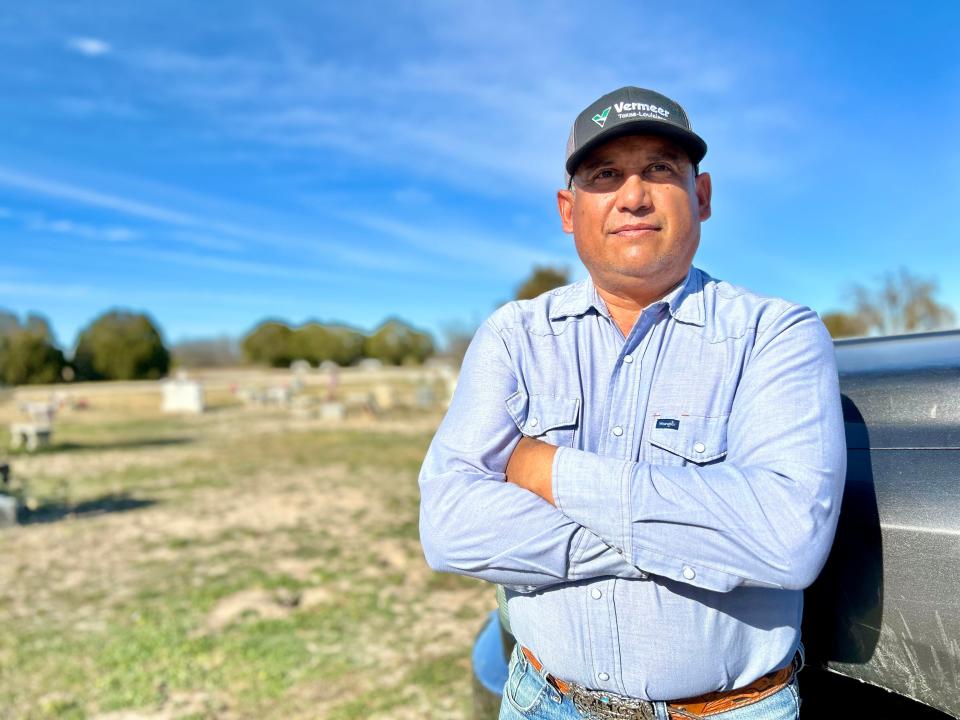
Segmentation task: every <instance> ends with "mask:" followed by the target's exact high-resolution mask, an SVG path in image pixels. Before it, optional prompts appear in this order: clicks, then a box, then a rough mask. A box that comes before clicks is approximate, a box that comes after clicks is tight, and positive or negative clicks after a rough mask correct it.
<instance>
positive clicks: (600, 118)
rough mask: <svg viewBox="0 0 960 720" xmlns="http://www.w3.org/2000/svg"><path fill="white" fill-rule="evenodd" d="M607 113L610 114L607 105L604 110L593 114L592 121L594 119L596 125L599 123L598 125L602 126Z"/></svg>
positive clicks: (605, 120)
mask: <svg viewBox="0 0 960 720" xmlns="http://www.w3.org/2000/svg"><path fill="white" fill-rule="evenodd" d="M609 114H610V108H609V107H608V108H607V109H606V110H604V111H603V112H602V113H597V114H596V115H594V116H593V121H594V122H595V123H596V124H597V125H599V126H600V127H603V126H604V123H606V122H607V115H609Z"/></svg>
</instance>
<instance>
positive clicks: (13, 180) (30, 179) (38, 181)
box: [0, 166, 198, 225]
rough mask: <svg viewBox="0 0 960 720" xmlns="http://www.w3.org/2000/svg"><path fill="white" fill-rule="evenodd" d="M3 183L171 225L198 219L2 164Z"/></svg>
mask: <svg viewBox="0 0 960 720" xmlns="http://www.w3.org/2000/svg"><path fill="white" fill-rule="evenodd" d="M0 185H5V186H7V187H12V188H14V189H17V190H26V191H28V192H31V193H35V194H37V195H43V196H45V197H52V198H57V199H60V200H69V201H71V202H76V203H79V204H81V205H86V206H92V207H98V208H103V209H105V210H113V211H116V212H119V213H123V214H124V215H132V216H134V217H139V218H144V219H146V220H155V221H157V222H163V223H168V224H171V225H195V224H197V222H198V220H197V218H195V217H193V216H191V215H189V214H186V213H181V212H178V211H176V210H171V209H169V208H164V207H159V206H156V205H151V204H150V203H145V202H140V201H137V200H130V199H128V198H124V197H120V196H118V195H112V194H110V193H103V192H99V191H97V190H91V189H89V188H84V187H79V186H77V185H71V184H69V183H64V182H59V181H57V180H48V179H46V178H41V177H37V176H35V175H30V174H28V173H23V172H19V171H18V170H14V169H12V168H6V167H3V166H0Z"/></svg>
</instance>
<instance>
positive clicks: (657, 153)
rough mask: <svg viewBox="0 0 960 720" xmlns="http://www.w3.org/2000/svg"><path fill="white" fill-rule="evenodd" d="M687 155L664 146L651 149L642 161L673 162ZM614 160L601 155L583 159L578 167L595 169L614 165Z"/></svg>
mask: <svg viewBox="0 0 960 720" xmlns="http://www.w3.org/2000/svg"><path fill="white" fill-rule="evenodd" d="M686 157H687V155H686V153H684V152H683V151H682V150H673V149H669V148H664V149H662V150H651V151H650V152H649V153H648V154H647V155H646V156H645V157H644V162H657V161H658V160H671V161H673V162H680V161H681V160H683V159H685V158H686ZM615 164H616V160H614V159H613V158H612V157H609V156H606V155H601V156H599V157H596V158H592V159H587V160H584V161H583V162H582V163H581V164H580V169H582V170H595V169H596V168H598V167H603V166H604V165H615Z"/></svg>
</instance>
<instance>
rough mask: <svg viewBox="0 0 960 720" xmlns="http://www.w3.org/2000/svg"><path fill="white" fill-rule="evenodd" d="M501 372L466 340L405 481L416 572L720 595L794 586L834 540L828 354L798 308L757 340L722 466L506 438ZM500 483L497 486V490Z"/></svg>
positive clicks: (496, 338)
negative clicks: (597, 582) (603, 582)
mask: <svg viewBox="0 0 960 720" xmlns="http://www.w3.org/2000/svg"><path fill="white" fill-rule="evenodd" d="M517 387H518V380H517V371H516V369H515V366H514V363H513V362H512V360H511V357H510V353H509V352H508V349H507V347H506V345H505V344H504V342H503V339H502V338H501V336H500V333H499V332H498V330H497V329H496V328H495V327H494V326H493V325H492V324H491V323H489V322H488V323H486V324H485V325H483V326H482V327H481V328H480V330H478V331H477V334H476V336H475V337H474V340H473V342H472V343H471V346H470V349H469V350H468V352H467V356H466V357H465V359H464V364H463V368H462V370H461V376H460V382H459V384H458V387H457V392H456V393H455V396H454V399H453V402H452V403H451V407H450V410H449V412H448V414H447V416H446V418H445V419H444V421H443V423H442V424H441V426H440V428H439V430H438V432H437V435H436V437H435V438H434V441H433V443H432V444H431V447H430V450H429V452H428V454H427V457H426V459H425V461H424V465H423V469H422V471H421V475H420V488H421V513H420V529H421V542H422V544H423V547H424V552H425V555H426V557H427V561H428V563H429V564H430V566H431V567H433V568H434V569H437V570H442V571H447V572H457V573H462V574H467V575H472V576H474V577H479V578H482V579H485V580H489V581H492V582H497V583H501V584H505V585H508V586H511V587H512V588H514V589H517V590H521V591H528V592H529V591H534V590H537V589H541V588H545V587H548V586H550V585H554V584H557V583H563V582H570V581H575V580H582V579H587V578H592V577H600V576H618V577H624V578H632V579H644V578H646V577H647V575H648V574H653V575H657V576H662V577H667V578H670V579H673V580H677V581H679V582H684V583H689V584H691V585H695V586H698V587H701V588H704V589H708V590H714V591H719V592H727V591H730V590H732V589H734V588H736V587H740V586H759V587H773V588H784V589H801V588H803V587H806V586H807V585H809V584H810V583H811V582H812V581H813V580H814V579H815V578H816V575H817V573H819V570H820V568H821V567H822V565H823V562H824V561H825V559H826V556H827V553H828V552H829V548H830V545H831V543H832V540H833V533H834V530H835V527H836V520H837V515H838V512H839V505H840V498H841V494H842V485H843V476H844V472H845V443H844V434H843V424H842V416H841V412H840V402H839V389H838V385H837V375H836V367H835V364H834V360H833V348H832V345H831V342H830V339H829V336H827V334H826V332H825V330H824V329H823V325H822V324H821V323H820V321H819V319H817V317H816V315H815V314H813V313H812V311H809V310H806V309H804V308H790V309H788V310H787V311H786V312H784V313H783V314H782V315H781V316H780V317H779V318H777V319H776V321H774V322H772V323H771V324H770V325H769V326H768V327H767V328H765V329H764V331H763V333H762V334H761V335H758V337H757V340H756V343H755V345H754V347H753V350H752V352H751V357H750V361H749V363H747V364H746V366H745V369H744V372H743V374H742V376H741V378H740V381H739V385H738V387H737V391H736V396H735V400H734V404H733V407H732V409H731V414H730V418H729V421H728V425H727V457H726V459H725V461H724V462H720V463H716V464H713V465H707V466H702V467H701V466H697V465H692V464H691V465H687V466H679V465H676V466H675V465H669V466H667V465H653V464H650V463H645V462H633V461H625V460H621V459H618V458H611V457H603V456H600V455H598V454H596V453H591V452H587V451H583V450H577V449H573V448H559V449H557V448H554V447H552V446H548V445H546V444H544V443H540V442H538V441H536V440H532V439H529V438H523V439H521V434H520V431H519V430H518V428H517V425H516V423H515V422H514V421H513V419H512V418H511V416H510V415H509V413H508V412H507V409H506V406H505V404H504V399H505V398H507V397H509V396H510V395H511V394H513V393H514V392H515V391H516V389H517ZM505 480H507V481H508V482H505Z"/></svg>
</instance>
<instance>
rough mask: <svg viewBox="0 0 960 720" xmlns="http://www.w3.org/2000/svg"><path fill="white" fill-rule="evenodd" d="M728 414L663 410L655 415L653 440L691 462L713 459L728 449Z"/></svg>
mask: <svg viewBox="0 0 960 720" xmlns="http://www.w3.org/2000/svg"><path fill="white" fill-rule="evenodd" d="M727 418H728V416H726V415H724V416H721V417H702V416H699V415H672V414H666V413H660V414H657V415H654V416H653V422H652V426H651V428H650V443H651V444H652V445H656V446H657V447H659V448H663V449H664V450H667V451H668V452H672V453H673V454H674V455H680V456H681V457H683V458H686V459H687V460H690V461H691V462H695V463H705V462H710V461H712V460H716V459H717V458H719V457H723V456H724V455H726V453H727Z"/></svg>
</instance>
